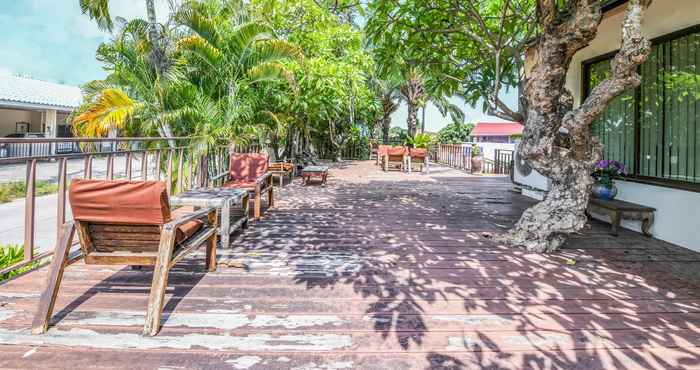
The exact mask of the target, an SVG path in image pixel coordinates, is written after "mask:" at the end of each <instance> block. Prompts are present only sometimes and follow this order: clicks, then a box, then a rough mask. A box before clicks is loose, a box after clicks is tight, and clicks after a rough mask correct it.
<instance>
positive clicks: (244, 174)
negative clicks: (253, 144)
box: [229, 153, 269, 182]
mask: <svg viewBox="0 0 700 370" xmlns="http://www.w3.org/2000/svg"><path fill="white" fill-rule="evenodd" d="M268 159H269V158H268V155H267V154H262V153H244V154H231V163H230V164H229V175H230V176H231V179H232V180H247V182H255V180H256V179H257V178H258V177H260V176H262V175H264V174H265V173H266V172H267V166H268Z"/></svg>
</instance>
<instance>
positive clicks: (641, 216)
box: [586, 197, 656, 236]
mask: <svg viewBox="0 0 700 370" xmlns="http://www.w3.org/2000/svg"><path fill="white" fill-rule="evenodd" d="M655 211H656V209H655V208H652V207H647V206H643V205H641V204H635V203H631V202H625V201H624V200H615V199H613V200H604V199H598V198H593V197H591V199H590V201H589V202H588V208H587V210H586V212H587V213H588V215H589V216H590V214H591V212H594V213H608V214H609V215H610V224H611V225H612V234H613V235H615V236H617V229H618V228H619V227H620V221H621V220H622V218H623V217H624V218H627V219H631V220H641V221H642V233H644V235H646V236H651V232H649V229H650V228H651V225H653V224H654V212H655Z"/></svg>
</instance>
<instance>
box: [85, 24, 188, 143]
mask: <svg viewBox="0 0 700 370" xmlns="http://www.w3.org/2000/svg"><path fill="white" fill-rule="evenodd" d="M147 27H148V25H147V24H146V22H144V21H143V20H139V19H137V20H133V21H131V22H129V23H127V24H126V25H125V26H124V27H123V28H122V29H121V30H120V31H119V32H118V33H117V34H116V35H114V37H113V39H112V40H111V41H110V42H108V43H104V44H102V45H100V47H99V48H98V50H97V59H98V60H99V61H101V62H102V63H104V65H105V66H104V67H105V69H106V70H108V71H110V72H111V73H110V74H109V75H108V76H107V78H106V79H105V80H98V81H93V82H90V83H88V84H86V85H85V86H83V91H84V93H85V103H84V104H83V106H81V107H80V108H79V109H78V111H77V112H76V114H75V115H74V118H73V127H74V130H75V131H76V132H78V133H79V134H83V135H89V136H104V135H105V134H106V133H107V132H109V131H111V130H115V129H123V128H124V127H126V125H127V124H128V123H134V122H136V123H138V124H139V129H138V131H139V132H140V133H142V134H149V133H150V132H154V131H155V132H157V133H158V134H159V135H160V136H161V137H164V138H168V137H173V136H174V133H173V129H172V125H173V124H176V123H178V122H179V119H180V118H181V117H183V115H184V114H185V112H186V108H182V107H183V106H185V107H186V104H185V103H186V101H183V99H185V98H187V97H191V96H194V94H195V93H194V92H193V89H194V87H193V86H192V85H191V84H190V83H189V82H188V81H187V80H186V79H185V78H184V73H183V66H182V65H180V64H178V63H174V62H172V63H164V68H162V69H161V70H160V72H158V71H156V70H154V68H152V64H151V59H150V50H149V48H147V47H146V48H144V46H143V45H148V41H147V38H148V36H147V30H146V29H147ZM169 57H172V56H169ZM170 144H171V145H174V143H170Z"/></svg>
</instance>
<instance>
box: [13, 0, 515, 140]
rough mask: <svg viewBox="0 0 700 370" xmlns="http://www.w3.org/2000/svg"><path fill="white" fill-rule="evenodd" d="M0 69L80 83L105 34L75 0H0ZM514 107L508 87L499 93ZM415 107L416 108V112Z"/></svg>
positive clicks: (430, 112) (123, 0) (131, 10)
mask: <svg viewBox="0 0 700 370" xmlns="http://www.w3.org/2000/svg"><path fill="white" fill-rule="evenodd" d="M110 12H111V13H112V16H113V17H123V18H126V19H133V18H136V17H142V18H143V17H145V15H146V6H145V2H144V0H112V1H111V2H110ZM168 12H169V5H168V0H156V14H157V15H158V18H159V20H160V21H164V20H165V19H166V18H167V14H168ZM0 35H2V37H0V75H21V76H25V77H29V78H35V79H39V80H45V81H52V82H58V83H64V84H69V85H76V86H79V85H82V84H84V83H86V82H89V81H92V80H95V79H101V78H104V77H105V75H106V73H105V72H104V71H103V70H102V68H101V67H100V65H99V63H98V62H97V61H96V60H95V51H96V50H97V46H98V45H99V44H100V43H101V42H103V41H106V40H107V39H108V38H109V35H108V34H107V33H106V32H103V31H100V30H99V29H98V28H97V26H96V25H95V22H93V21H92V20H90V19H89V18H88V17H87V16H85V15H83V14H82V13H81V11H80V6H79V3H78V0H0ZM503 99H504V100H505V101H506V103H508V104H509V105H510V106H511V107H515V106H516V105H515V102H516V97H515V93H514V92H512V91H511V92H510V93H508V94H505V95H504V96H503ZM453 102H455V103H456V104H458V105H460V106H461V107H462V108H463V111H464V112H465V113H466V121H467V122H479V121H487V122H498V121H502V120H500V119H498V118H496V117H489V116H486V115H485V114H483V113H482V111H481V106H480V104H478V105H477V108H473V107H469V106H466V105H465V104H464V103H463V102H462V101H460V100H459V99H457V98H455V99H453ZM420 116H421V113H419V117H420ZM448 123H450V118H449V117H442V116H441V115H440V113H439V112H438V110H437V108H435V107H434V106H429V107H428V108H427V110H426V130H428V131H438V130H439V129H440V128H442V127H444V126H445V125H447V124H448ZM392 126H400V127H404V128H405V127H406V106H405V105H403V104H402V105H401V107H400V108H399V109H398V111H397V112H395V113H394V114H393V116H392Z"/></svg>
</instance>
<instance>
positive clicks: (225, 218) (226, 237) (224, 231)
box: [219, 201, 231, 248]
mask: <svg viewBox="0 0 700 370" xmlns="http://www.w3.org/2000/svg"><path fill="white" fill-rule="evenodd" d="M220 217H221V218H220V219H221V226H219V231H220V233H221V248H228V247H229V243H230V239H231V205H230V204H229V202H228V201H226V202H224V204H223V205H222V206H221V216H220Z"/></svg>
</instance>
